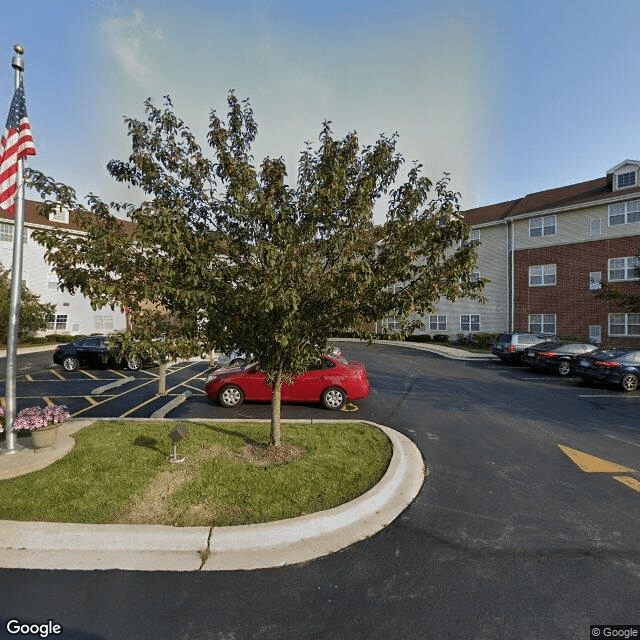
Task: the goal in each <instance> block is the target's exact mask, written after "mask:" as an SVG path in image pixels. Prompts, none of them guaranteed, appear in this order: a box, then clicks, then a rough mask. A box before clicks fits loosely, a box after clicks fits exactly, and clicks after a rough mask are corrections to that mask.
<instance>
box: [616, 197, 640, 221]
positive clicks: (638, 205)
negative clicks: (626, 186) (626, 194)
mask: <svg viewBox="0 0 640 640" xmlns="http://www.w3.org/2000/svg"><path fill="white" fill-rule="evenodd" d="M639 221H640V200H632V201H631V202H619V203H618V204H610V205H609V226H610V227H612V226H614V225H617V224H629V223H630V222H639Z"/></svg>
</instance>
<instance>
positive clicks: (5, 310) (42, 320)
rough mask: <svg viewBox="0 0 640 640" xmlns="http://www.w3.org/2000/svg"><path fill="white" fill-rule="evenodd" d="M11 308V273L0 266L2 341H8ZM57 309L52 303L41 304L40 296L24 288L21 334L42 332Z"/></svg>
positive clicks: (0, 324)
mask: <svg viewBox="0 0 640 640" xmlns="http://www.w3.org/2000/svg"><path fill="white" fill-rule="evenodd" d="M10 306H11V271H10V270H9V269H4V268H2V267H1V266H0V340H1V341H2V342H6V341H7V334H8V332H9V315H10V311H11V310H10ZM55 311H56V307H55V305H54V304H52V303H50V302H40V296H38V295H37V294H35V293H33V291H30V290H29V289H27V287H24V286H23V287H22V292H21V296H20V333H21V334H22V335H25V334H26V335H30V334H33V333H35V332H36V331H41V330H42V329H45V328H46V326H47V322H48V321H49V320H50V319H51V318H52V317H53V316H54V314H55Z"/></svg>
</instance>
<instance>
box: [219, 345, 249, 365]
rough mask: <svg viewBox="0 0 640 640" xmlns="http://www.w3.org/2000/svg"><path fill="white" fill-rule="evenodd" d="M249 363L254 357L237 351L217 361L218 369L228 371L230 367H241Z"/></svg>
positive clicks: (225, 354)
mask: <svg viewBox="0 0 640 640" xmlns="http://www.w3.org/2000/svg"><path fill="white" fill-rule="evenodd" d="M247 361H249V362H252V361H253V356H247V354H246V353H245V352H244V351H239V350H237V349H236V350H234V351H230V352H229V353H223V354H222V355H221V356H218V359H217V360H216V368H217V369H227V368H229V367H241V366H242V365H245V364H247Z"/></svg>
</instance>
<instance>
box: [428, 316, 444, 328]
mask: <svg viewBox="0 0 640 640" xmlns="http://www.w3.org/2000/svg"><path fill="white" fill-rule="evenodd" d="M446 330H447V316H429V331H446Z"/></svg>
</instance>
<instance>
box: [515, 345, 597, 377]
mask: <svg viewBox="0 0 640 640" xmlns="http://www.w3.org/2000/svg"><path fill="white" fill-rule="evenodd" d="M597 350H598V346H597V345H595V344H589V343H586V342H551V343H544V344H542V345H538V346H536V347H527V348H526V349H525V350H524V353H523V354H522V363H523V364H526V365H529V366H530V367H535V368H538V369H548V370H551V371H553V372H554V373H557V374H558V375H560V376H570V375H571V374H572V373H573V365H574V362H575V360H576V358H579V357H580V356H582V355H584V354H586V353H591V352H593V351H597Z"/></svg>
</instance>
